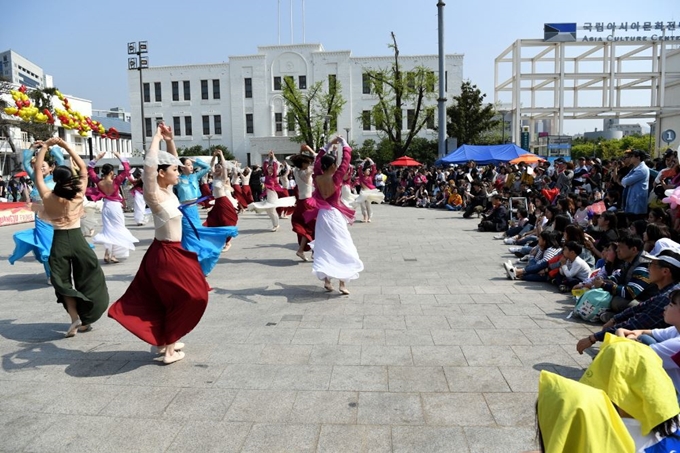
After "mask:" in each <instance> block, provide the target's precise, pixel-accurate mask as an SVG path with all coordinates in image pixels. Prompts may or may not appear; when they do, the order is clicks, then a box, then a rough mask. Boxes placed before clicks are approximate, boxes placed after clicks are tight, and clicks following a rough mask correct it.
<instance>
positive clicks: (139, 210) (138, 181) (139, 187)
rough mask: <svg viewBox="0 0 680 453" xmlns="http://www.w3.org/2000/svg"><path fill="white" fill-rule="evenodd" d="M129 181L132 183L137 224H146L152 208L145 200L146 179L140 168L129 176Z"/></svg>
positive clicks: (131, 190)
mask: <svg viewBox="0 0 680 453" xmlns="http://www.w3.org/2000/svg"><path fill="white" fill-rule="evenodd" d="M128 181H130V184H132V188H131V189H130V193H131V194H132V198H133V200H134V204H135V223H136V224H137V226H143V225H146V224H147V223H148V222H149V216H150V215H151V210H150V209H148V208H147V207H146V201H144V180H143V179H142V174H141V172H140V171H139V169H137V170H135V173H134V174H133V175H131V176H129V177H128Z"/></svg>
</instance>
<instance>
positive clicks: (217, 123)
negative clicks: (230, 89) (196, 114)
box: [213, 115, 222, 135]
mask: <svg viewBox="0 0 680 453" xmlns="http://www.w3.org/2000/svg"><path fill="white" fill-rule="evenodd" d="M213 120H214V122H215V135H222V115H215V116H214V117H213Z"/></svg>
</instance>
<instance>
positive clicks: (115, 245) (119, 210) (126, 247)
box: [88, 152, 139, 263]
mask: <svg viewBox="0 0 680 453" xmlns="http://www.w3.org/2000/svg"><path fill="white" fill-rule="evenodd" d="M105 154H106V152H103V153H100V154H99V155H98V156H97V158H96V159H94V160H91V161H90V163H89V165H88V174H89V176H90V179H92V180H93V181H94V182H95V184H97V187H98V188H99V190H100V191H101V192H102V193H103V194H104V206H103V208H102V224H103V227H102V231H101V233H99V234H97V235H96V236H95V237H94V238H93V241H94V242H95V243H96V244H103V245H104V247H105V249H106V251H105V252H104V262H105V263H117V262H118V258H127V257H128V256H129V255H130V250H134V249H135V245H134V244H135V242H139V240H138V239H137V238H136V237H134V236H133V235H132V233H130V231H129V230H128V229H127V228H126V227H125V215H124V214H123V198H122V197H121V195H120V186H121V184H123V182H124V181H125V180H126V179H127V178H128V177H129V176H130V164H129V163H128V162H127V159H125V158H124V157H121V156H120V154H118V153H117V152H114V153H113V154H114V156H116V157H117V158H118V160H120V161H121V163H122V164H123V171H122V172H120V173H119V174H118V176H115V175H114V171H113V170H114V168H113V165H111V164H104V165H103V166H102V177H101V178H99V176H97V174H96V173H95V171H94V168H95V166H96V165H97V161H98V160H100V159H101V158H102V157H104V155H105Z"/></svg>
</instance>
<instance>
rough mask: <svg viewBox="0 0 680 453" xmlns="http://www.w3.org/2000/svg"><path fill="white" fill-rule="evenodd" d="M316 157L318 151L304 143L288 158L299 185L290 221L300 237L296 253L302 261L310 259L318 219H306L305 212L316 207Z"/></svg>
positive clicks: (296, 182)
mask: <svg viewBox="0 0 680 453" xmlns="http://www.w3.org/2000/svg"><path fill="white" fill-rule="evenodd" d="M315 158H316V153H315V152H314V151H313V150H312V148H310V147H309V146H307V145H302V146H301V147H300V153H299V154H296V155H294V156H289V157H288V158H287V159H286V160H288V161H290V164H291V166H292V167H293V177H295V184H296V185H297V194H298V195H297V201H296V203H295V211H294V212H293V216H292V217H291V218H290V223H291V225H292V226H293V231H294V232H295V233H296V234H297V238H298V245H299V247H298V251H297V252H296V253H295V254H296V255H297V256H298V257H299V258H300V259H301V260H302V261H309V259H307V257H306V256H305V252H306V251H308V250H309V249H310V247H309V243H310V242H312V241H313V240H314V228H315V223H316V219H310V221H306V220H305V218H304V215H303V214H304V213H305V212H306V211H309V210H310V209H313V207H314V206H313V199H312V189H313V185H312V174H313V173H314V165H313V163H314V159H315Z"/></svg>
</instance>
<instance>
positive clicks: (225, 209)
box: [205, 149, 238, 251]
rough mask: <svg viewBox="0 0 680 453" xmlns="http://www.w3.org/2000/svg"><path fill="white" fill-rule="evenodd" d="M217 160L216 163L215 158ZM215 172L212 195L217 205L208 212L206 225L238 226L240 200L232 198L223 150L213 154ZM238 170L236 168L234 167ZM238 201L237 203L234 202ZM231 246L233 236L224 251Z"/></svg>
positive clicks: (212, 164)
mask: <svg viewBox="0 0 680 453" xmlns="http://www.w3.org/2000/svg"><path fill="white" fill-rule="evenodd" d="M216 159H217V162H216V163H215V160H216ZM211 167H212V169H213V170H212V173H213V189H212V196H213V198H214V199H215V205H214V206H213V208H212V209H211V210H210V212H208V218H207V219H206V222H205V226H209V227H219V226H236V224H237V223H238V214H237V213H236V209H237V206H238V202H237V201H236V200H234V199H233V198H231V197H230V196H228V195H230V192H231V185H230V184H229V179H230V178H229V172H228V171H227V169H226V168H225V161H224V154H223V153H222V150H219V149H218V150H217V151H215V153H214V154H213V162H211ZM234 171H236V168H234ZM234 201H236V203H234ZM230 247H231V238H230V237H229V238H227V243H226V244H225V245H224V251H227V250H229V248H230Z"/></svg>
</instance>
